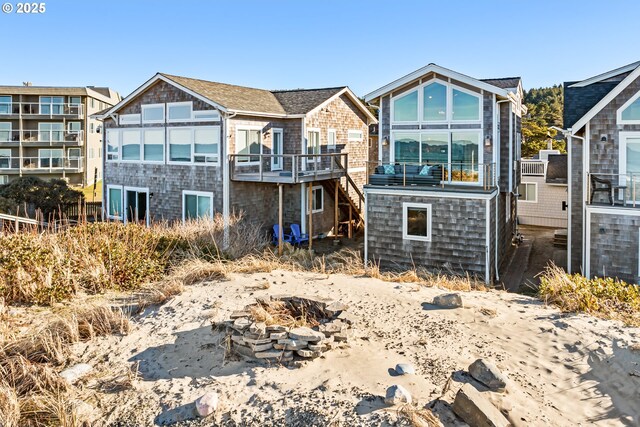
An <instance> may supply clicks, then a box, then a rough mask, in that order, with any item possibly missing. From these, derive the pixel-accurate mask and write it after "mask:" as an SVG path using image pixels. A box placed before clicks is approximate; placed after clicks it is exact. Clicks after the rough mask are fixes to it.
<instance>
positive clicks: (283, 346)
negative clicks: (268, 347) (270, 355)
mask: <svg viewBox="0 0 640 427" xmlns="http://www.w3.org/2000/svg"><path fill="white" fill-rule="evenodd" d="M285 347H286V345H284V344H278V343H276V344H274V345H273V348H275V349H276V350H284V349H285Z"/></svg>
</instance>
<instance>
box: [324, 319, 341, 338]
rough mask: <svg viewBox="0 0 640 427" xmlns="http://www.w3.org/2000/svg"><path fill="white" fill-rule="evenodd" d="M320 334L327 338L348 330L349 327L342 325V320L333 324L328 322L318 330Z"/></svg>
mask: <svg viewBox="0 0 640 427" xmlns="http://www.w3.org/2000/svg"><path fill="white" fill-rule="evenodd" d="M318 329H319V330H320V332H322V333H323V334H325V336H331V335H333V334H338V333H341V332H343V331H344V330H345V329H347V325H346V324H345V323H342V321H341V320H334V321H333V322H328V323H325V324H323V325H320V327H319V328H318Z"/></svg>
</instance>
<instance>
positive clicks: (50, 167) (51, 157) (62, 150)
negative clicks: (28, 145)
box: [38, 147, 65, 169]
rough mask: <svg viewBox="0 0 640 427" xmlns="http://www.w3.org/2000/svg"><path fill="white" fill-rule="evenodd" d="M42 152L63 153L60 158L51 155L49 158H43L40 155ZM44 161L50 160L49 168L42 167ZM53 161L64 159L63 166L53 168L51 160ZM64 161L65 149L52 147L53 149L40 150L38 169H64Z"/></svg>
mask: <svg viewBox="0 0 640 427" xmlns="http://www.w3.org/2000/svg"><path fill="white" fill-rule="evenodd" d="M41 151H61V152H62V155H61V156H60V157H54V156H53V155H51V156H49V157H42V156H41V155H40V152H41ZM42 159H48V160H49V167H46V166H42V163H41V162H42ZM52 159H62V166H57V167H53V166H52V165H51V160H52ZM64 160H65V157H64V149H62V148H53V147H51V148H39V149H38V169H64Z"/></svg>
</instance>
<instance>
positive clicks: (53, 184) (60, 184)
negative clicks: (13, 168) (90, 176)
mask: <svg viewBox="0 0 640 427" xmlns="http://www.w3.org/2000/svg"><path fill="white" fill-rule="evenodd" d="M0 198H2V199H4V200H2V202H1V203H0V209H2V210H3V211H4V212H8V213H11V214H17V212H14V211H13V210H14V209H15V208H16V207H18V206H19V207H20V209H23V207H24V206H27V207H28V208H29V209H30V210H34V211H35V210H40V211H41V212H42V214H43V215H44V217H45V218H48V217H49V216H50V215H52V214H55V213H56V212H57V211H58V208H59V207H60V206H62V205H68V204H73V203H78V200H82V199H83V198H84V195H83V194H82V192H80V191H77V190H74V189H73V188H71V187H69V185H67V183H66V182H65V181H64V180H62V179H53V180H49V181H44V180H42V179H40V178H37V177H33V176H28V177H22V178H18V179H16V180H14V181H11V182H10V183H9V184H7V185H5V186H2V187H1V188H0Z"/></svg>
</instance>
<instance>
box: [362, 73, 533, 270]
mask: <svg viewBox="0 0 640 427" xmlns="http://www.w3.org/2000/svg"><path fill="white" fill-rule="evenodd" d="M365 100H366V101H368V102H371V103H373V104H375V105H377V106H379V108H380V110H379V111H380V114H379V122H380V123H379V135H378V144H379V147H378V153H379V158H378V161H377V162H376V163H375V164H373V165H372V166H371V167H370V171H371V175H370V179H369V185H367V186H366V187H365V198H366V203H365V205H366V213H365V216H366V227H365V257H366V258H367V260H369V261H373V262H376V263H380V264H381V265H382V266H385V267H412V266H415V267H423V268H427V269H430V270H438V269H443V268H445V269H446V268H451V269H453V270H455V271H459V272H469V273H471V274H474V275H477V276H479V277H483V278H484V280H485V281H486V282H491V281H494V280H497V279H498V272H499V268H500V264H501V263H502V262H503V261H504V260H505V258H506V255H507V253H508V252H509V250H510V248H511V245H512V240H513V237H514V235H515V233H516V221H515V216H516V203H517V200H516V199H517V198H516V197H515V195H516V190H517V188H518V185H519V184H520V166H519V162H518V160H519V159H520V143H521V117H522V114H523V113H525V112H526V107H525V106H524V105H523V102H522V100H523V91H522V82H521V79H520V78H517V77H516V78H504V79H489V80H478V79H475V78H472V77H469V76H466V75H463V74H460V73H458V72H455V71H452V70H448V69H446V68H443V67H440V66H437V65H435V64H429V65H427V66H426V67H424V68H421V69H419V70H417V71H415V72H413V73H411V74H408V75H406V76H404V77H402V78H400V79H398V80H396V81H394V82H391V83H389V84H388V85H386V86H383V87H382V88H380V89H378V90H376V91H374V92H372V93H370V94H368V95H367V96H366V97H365ZM425 166H427V167H425Z"/></svg>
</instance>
